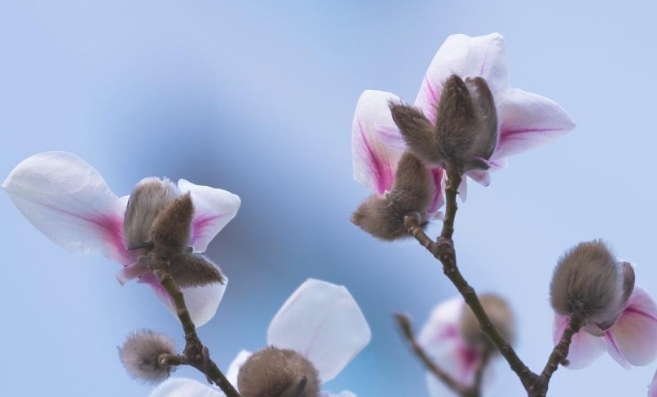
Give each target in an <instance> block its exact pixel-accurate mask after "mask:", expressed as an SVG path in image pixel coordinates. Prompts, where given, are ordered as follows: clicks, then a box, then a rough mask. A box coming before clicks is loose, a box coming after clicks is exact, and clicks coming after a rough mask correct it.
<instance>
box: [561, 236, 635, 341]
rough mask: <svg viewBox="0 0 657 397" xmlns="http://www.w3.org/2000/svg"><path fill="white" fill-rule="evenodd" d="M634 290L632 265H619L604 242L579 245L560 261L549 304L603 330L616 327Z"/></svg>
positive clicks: (598, 241) (563, 313) (596, 241)
mask: <svg viewBox="0 0 657 397" xmlns="http://www.w3.org/2000/svg"><path fill="white" fill-rule="evenodd" d="M633 289H634V271H633V270H632V267H631V265H629V264H626V263H623V264H621V263H619V262H618V261H617V260H616V258H615V257H614V255H613V254H612V253H611V252H610V250H609V248H607V246H606V245H605V244H604V242H602V241H601V240H594V241H589V242H585V243H580V244H578V245H577V246H576V247H574V248H572V249H570V250H569V251H568V252H566V253H565V254H564V256H562V257H561V258H560V259H559V262H558V263H557V267H556V268H555V270H554V275H553V276H552V282H551V284H550V302H551V304H552V308H553V309H554V311H555V312H557V313H558V314H560V315H564V316H569V317H576V318H580V319H581V320H583V321H585V322H586V323H587V324H596V325H598V326H599V327H600V329H606V328H607V327H609V326H611V325H613V323H614V322H615V320H616V319H617V318H618V316H619V315H620V313H621V311H622V310H623V307H624V305H625V303H626V301H627V299H628V298H629V296H630V295H631V293H632V290H633Z"/></svg>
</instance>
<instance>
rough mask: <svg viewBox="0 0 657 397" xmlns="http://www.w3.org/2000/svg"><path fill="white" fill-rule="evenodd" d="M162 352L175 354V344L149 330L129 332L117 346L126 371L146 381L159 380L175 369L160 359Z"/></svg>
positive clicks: (155, 381)
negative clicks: (119, 345) (122, 342)
mask: <svg viewBox="0 0 657 397" xmlns="http://www.w3.org/2000/svg"><path fill="white" fill-rule="evenodd" d="M163 354H168V355H173V354H176V346H175V344H174V342H173V340H172V339H171V338H169V337H168V336H166V335H163V334H160V333H157V332H155V331H151V330H142V331H137V332H134V333H132V334H130V336H128V338H127V339H126V341H125V343H124V344H123V346H121V347H120V348H119V357H120V359H121V362H122V363H123V366H124V367H125V368H126V370H128V373H129V374H130V375H132V376H133V377H134V378H136V379H140V380H142V381H144V382H148V383H158V382H161V381H163V380H164V379H166V378H167V377H168V376H169V373H171V371H173V370H175V367H172V366H170V365H167V364H164V363H162V362H161V361H160V356H161V355H163Z"/></svg>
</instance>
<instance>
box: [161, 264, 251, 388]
mask: <svg viewBox="0 0 657 397" xmlns="http://www.w3.org/2000/svg"><path fill="white" fill-rule="evenodd" d="M153 273H154V274H155V277H157V279H158V281H159V282H160V284H162V286H163V287H164V288H165V289H166V290H167V292H168V293H169V295H171V299H172V300H173V303H174V305H175V306H176V314H177V316H178V319H180V323H181V324H182V326H183V330H184V332H185V342H186V343H185V349H184V350H183V355H182V357H181V356H168V357H165V359H169V360H180V363H181V364H187V365H191V366H192V367H194V368H196V369H198V370H199V371H201V372H202V373H204V374H205V376H206V377H207V379H208V381H210V382H212V383H214V384H216V385H217V386H219V388H220V389H221V390H222V391H223V392H224V393H225V394H226V396H227V397H241V396H240V394H239V392H238V391H237V390H236V389H235V387H233V385H231V384H230V382H229V381H228V379H227V378H226V376H224V374H223V373H222V372H221V370H220V369H219V367H217V365H216V364H215V363H214V361H212V360H211V359H210V355H209V353H208V349H207V348H206V347H205V346H203V343H201V339H199V337H198V335H197V334H196V326H194V322H193V321H192V317H191V316H190V314H189V310H187V305H186V304H185V297H184V296H183V293H182V291H180V288H178V286H177V285H176V283H175V281H174V280H173V277H171V275H170V274H169V273H167V272H166V271H165V270H163V269H162V268H159V269H157V270H155V271H154V272H153ZM174 357H178V358H174Z"/></svg>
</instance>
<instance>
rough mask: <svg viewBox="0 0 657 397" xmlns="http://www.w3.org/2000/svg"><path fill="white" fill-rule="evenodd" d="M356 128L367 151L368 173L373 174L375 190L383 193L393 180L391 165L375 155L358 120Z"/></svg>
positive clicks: (388, 188)
mask: <svg viewBox="0 0 657 397" xmlns="http://www.w3.org/2000/svg"><path fill="white" fill-rule="evenodd" d="M358 129H359V131H360V135H361V139H362V141H363V143H364V145H365V150H366V151H367V165H368V168H369V171H370V173H371V174H372V175H373V176H374V180H375V183H376V192H377V193H378V194H384V193H385V192H387V191H389V190H390V189H392V184H393V182H394V175H393V173H392V167H391V166H390V164H388V163H387V161H386V160H385V159H382V158H379V157H378V156H377V155H376V152H375V151H374V150H373V149H372V147H371V146H370V144H369V142H368V140H367V138H366V137H365V132H364V131H363V126H362V124H361V123H360V121H359V122H358Z"/></svg>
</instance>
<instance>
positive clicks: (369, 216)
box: [351, 152, 434, 240]
mask: <svg viewBox="0 0 657 397" xmlns="http://www.w3.org/2000/svg"><path fill="white" fill-rule="evenodd" d="M433 193H434V185H433V182H432V180H431V175H430V173H429V170H428V169H427V167H426V166H425V165H424V163H422V161H420V160H419V159H418V158H417V157H415V156H414V155H413V154H412V153H411V152H406V153H404V154H403V155H402V157H401V159H400V160H399V164H398V166H397V173H396V175H395V184H394V186H393V187H392V190H391V191H390V193H388V194H387V195H386V196H385V197H378V196H371V197H370V198H369V199H367V200H366V201H365V202H363V203H362V204H361V205H360V206H359V207H358V209H356V211H355V212H354V213H353V214H352V216H351V221H352V222H353V223H354V224H356V225H358V226H359V227H360V228H361V229H363V230H365V231H366V232H368V233H370V234H371V235H373V236H374V237H378V238H380V239H382V240H395V239H398V238H402V237H407V236H408V233H407V232H406V229H405V228H404V217H405V216H406V215H409V214H411V213H419V214H420V215H421V218H422V219H423V220H425V221H426V216H427V214H426V211H427V208H428V207H429V204H430V203H431V199H432V197H433ZM425 223H426V222H425Z"/></svg>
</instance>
